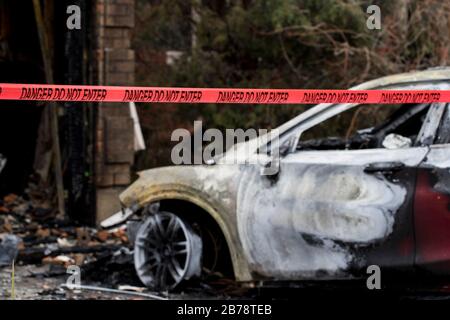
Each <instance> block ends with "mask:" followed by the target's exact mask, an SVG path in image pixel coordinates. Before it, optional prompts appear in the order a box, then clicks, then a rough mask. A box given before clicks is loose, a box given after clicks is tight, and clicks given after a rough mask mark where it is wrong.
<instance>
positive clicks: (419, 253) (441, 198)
mask: <svg viewBox="0 0 450 320" xmlns="http://www.w3.org/2000/svg"><path fill="white" fill-rule="evenodd" d="M439 111H440V113H441V114H442V115H441V118H440V119H438V118H436V119H434V122H433V124H434V129H435V131H430V133H429V140H430V141H431V142H432V143H433V145H431V147H430V152H429V154H428V155H427V157H426V159H424V161H423V162H422V163H421V164H420V166H419V170H418V176H417V188H416V194H415V199H414V221H415V234H416V264H417V265H418V266H419V267H420V268H423V269H425V270H427V271H431V272H436V273H440V274H450V108H449V105H448V104H447V105H446V106H445V108H444V107H442V108H441V109H440V110H439Z"/></svg>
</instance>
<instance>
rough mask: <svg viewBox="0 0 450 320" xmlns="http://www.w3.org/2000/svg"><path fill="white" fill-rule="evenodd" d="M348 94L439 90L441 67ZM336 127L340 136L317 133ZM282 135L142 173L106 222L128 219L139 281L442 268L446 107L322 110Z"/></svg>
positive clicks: (446, 81)
mask: <svg viewBox="0 0 450 320" xmlns="http://www.w3.org/2000/svg"><path fill="white" fill-rule="evenodd" d="M353 89H404V90H415V89H420V90H427V89H430V90H431V89H433V90H441V89H445V90H448V89H450V68H440V69H430V70H426V71H420V72H411V73H406V74H399V75H393V76H387V77H384V78H380V79H376V80H373V81H369V82H366V83H364V84H361V85H358V86H356V87H354V88H353ZM344 120H348V121H349V124H348V126H343V127H344V128H345V129H346V131H345V132H343V133H341V134H339V133H338V132H336V134H333V136H332V137H326V136H325V137H321V136H320V132H321V131H323V132H325V133H327V132H329V131H330V130H331V128H334V126H333V125H332V124H333V121H334V122H335V123H336V122H342V121H344ZM330 121H331V122H330ZM330 123H331V124H330ZM341 127H342V126H341ZM313 131H316V133H317V132H318V133H319V134H318V135H317V134H314V135H312V134H310V133H311V132H313ZM278 133H279V135H278V136H277V139H276V142H275V140H270V139H269V140H268V141H267V143H266V144H264V145H260V144H258V143H256V142H255V140H251V141H248V142H245V143H241V144H239V145H238V146H237V147H236V148H235V149H234V150H235V151H236V150H237V152H238V153H239V152H244V151H243V150H251V152H250V153H249V156H248V157H247V158H246V157H241V158H240V157H237V158H240V161H238V162H237V163H227V161H226V158H227V157H226V156H222V157H217V159H215V161H212V162H211V164H208V165H191V166H172V167H164V168H157V169H151V170H147V171H143V172H140V174H139V178H138V179H137V181H136V182H134V183H133V184H132V185H131V186H130V187H129V188H128V189H126V190H125V191H124V192H123V193H122V194H121V195H120V200H121V203H122V205H123V210H122V212H121V213H118V214H116V215H114V216H112V217H110V218H109V219H107V220H106V221H104V222H103V226H105V227H108V226H112V225H115V224H118V223H123V222H124V221H128V222H127V223H128V225H129V231H130V232H131V234H132V235H133V236H132V237H131V238H132V240H133V241H134V244H135V250H134V259H135V267H136V271H137V274H138V275H139V277H140V279H141V280H142V282H143V283H144V284H146V285H147V286H149V287H152V288H155V289H170V288H173V287H175V286H176V285H178V284H179V283H180V282H181V281H183V280H184V279H189V278H190V277H193V276H196V275H200V274H201V272H204V271H206V272H214V271H219V272H221V274H226V273H227V272H229V273H230V274H231V275H232V276H234V278H235V279H236V280H237V281H239V282H254V281H262V282H263V281H296V280H305V279H348V278H354V277H358V275H361V273H360V271H361V270H364V271H365V270H366V269H365V268H366V267H367V266H369V265H374V264H375V265H378V266H379V267H380V268H381V269H382V270H390V269H398V270H416V269H422V270H427V271H429V272H434V273H440V274H448V273H450V232H449V231H450V219H449V218H448V217H449V215H450V207H449V204H450V144H449V143H450V142H449V140H450V108H449V104H446V103H429V104H428V103H426V104H408V105H392V106H391V105H380V106H371V105H357V104H319V105H317V106H315V107H313V108H310V109H308V110H307V111H305V112H303V113H301V114H300V115H299V116H297V117H295V118H293V119H292V120H290V121H288V122H287V123H285V124H283V125H281V126H280V127H279V128H278ZM275 149H276V150H278V151H279V153H278V152H277V153H276V154H277V155H278V156H274V155H275V152H274V150H275ZM225 155H226V154H225ZM242 158H246V159H242ZM249 158H254V159H256V158H257V159H258V161H254V162H252V161H249V160H250V159H249ZM241 160H242V161H241ZM249 163H250V164H249ZM255 163H258V164H257V165H256V164H255ZM274 163H275V164H276V166H273V164H274ZM268 165H272V167H276V168H277V170H276V172H275V173H273V174H267V172H266V169H267V167H268Z"/></svg>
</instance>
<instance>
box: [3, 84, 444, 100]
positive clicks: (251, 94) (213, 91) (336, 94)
mask: <svg viewBox="0 0 450 320" xmlns="http://www.w3.org/2000/svg"><path fill="white" fill-rule="evenodd" d="M0 100H40V101H81V102H129V101H135V102H153V103H233V104H235V103H239V104H318V103H359V104H367V103H382V104H388V103H389V104H390V103H394V104H395V103H401V104H403V103H430V102H450V90H302V89H221V88H166V87H113V86H68V85H40V84H9V83H2V84H0Z"/></svg>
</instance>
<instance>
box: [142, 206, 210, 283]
mask: <svg viewBox="0 0 450 320" xmlns="http://www.w3.org/2000/svg"><path fill="white" fill-rule="evenodd" d="M201 258H202V240H201V238H200V237H199V236H198V235H197V234H196V233H195V232H194V231H193V229H192V228H191V226H190V225H189V224H188V223H187V222H185V221H184V220H183V219H181V218H180V217H178V216H177V215H175V214H173V213H171V212H157V213H155V214H152V215H151V216H149V217H147V218H146V219H145V220H144V222H143V223H142V225H141V226H140V227H139V229H138V231H137V233H136V239H135V245H134V265H135V268H136V272H137V274H138V276H139V278H140V279H141V281H142V283H144V284H145V285H146V286H147V287H149V288H152V289H154V290H158V291H163V290H170V289H173V288H174V287H176V286H177V285H178V284H179V283H180V282H182V281H183V280H186V279H189V278H191V277H193V276H200V273H201Z"/></svg>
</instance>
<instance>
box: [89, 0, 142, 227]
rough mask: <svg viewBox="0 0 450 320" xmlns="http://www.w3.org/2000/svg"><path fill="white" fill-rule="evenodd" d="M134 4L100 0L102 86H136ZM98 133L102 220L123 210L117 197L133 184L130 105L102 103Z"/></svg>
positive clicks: (99, 214) (97, 168)
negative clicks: (132, 44) (132, 47)
mask: <svg viewBox="0 0 450 320" xmlns="http://www.w3.org/2000/svg"><path fill="white" fill-rule="evenodd" d="M134 5H135V3H134V0H97V1H96V3H95V12H96V41H97V48H96V54H97V64H96V71H97V72H96V74H97V77H98V83H99V84H102V85H133V84H134V75H135V72H134V68H135V57H134V50H132V49H131V40H130V39H131V33H132V31H133V27H134ZM95 134H96V147H95V154H96V156H95V162H96V165H95V171H96V185H97V191H96V192H97V221H100V220H102V219H104V218H106V217H107V216H109V215H111V214H112V213H114V212H116V211H117V210H119V209H120V204H119V200H118V194H119V193H120V192H121V191H122V190H123V188H124V187H125V186H126V185H128V184H129V183H130V176H131V172H130V168H131V165H132V163H133V159H134V150H133V139H134V136H133V122H132V119H131V117H130V111H129V106H128V105H127V104H108V103H103V104H101V105H100V106H99V108H98V114H97V129H96V133H95Z"/></svg>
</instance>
